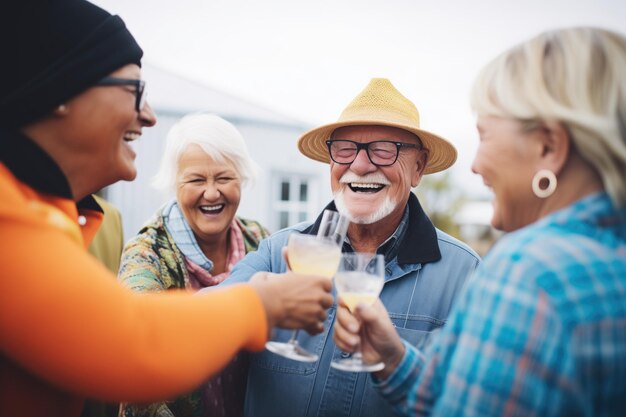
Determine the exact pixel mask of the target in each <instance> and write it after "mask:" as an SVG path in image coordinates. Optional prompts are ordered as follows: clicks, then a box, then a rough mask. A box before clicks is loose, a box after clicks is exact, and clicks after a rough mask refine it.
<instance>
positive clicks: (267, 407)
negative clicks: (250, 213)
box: [224, 194, 480, 417]
mask: <svg viewBox="0 0 626 417" xmlns="http://www.w3.org/2000/svg"><path fill="white" fill-rule="evenodd" d="M327 208H331V209H334V204H333V203H331V204H330V205H329V206H328V207H327ZM405 218H407V220H408V223H407V225H406V228H405V230H404V233H402V234H401V237H400V239H401V240H400V241H399V242H397V244H396V245H397V246H396V248H395V252H396V255H395V256H393V258H392V259H386V262H385V263H386V266H385V286H384V288H383V291H382V293H381V295H380V298H381V300H382V302H383V303H384V305H385V307H386V308H387V310H388V312H389V315H390V317H391V320H392V321H393V323H394V325H395V326H396V329H397V330H398V333H399V334H400V336H401V337H402V338H404V339H405V340H407V341H408V342H410V343H412V344H413V345H415V346H418V347H419V346H423V345H424V343H426V342H427V340H428V335H429V334H430V332H431V331H432V330H434V329H437V328H438V327H440V326H442V325H443V324H444V323H445V320H446V317H447V316H448V314H449V312H450V309H451V307H452V305H453V303H454V301H455V300H456V298H457V296H458V294H459V291H460V290H461V288H462V287H463V285H464V284H465V282H466V279H467V278H468V276H469V275H470V274H471V273H472V272H473V271H474V269H475V268H476V267H477V266H478V263H479V262H480V258H479V257H478V255H477V254H476V253H475V252H474V251H473V250H472V249H470V248H469V247H468V246H467V245H465V244H464V243H462V242H460V241H458V240H456V239H454V238H453V237H451V236H449V235H447V234H445V233H443V232H442V231H440V230H438V229H435V227H434V226H433V225H432V223H431V222H430V220H429V219H428V217H427V216H426V215H425V213H424V212H423V210H422V208H421V207H420V204H419V202H418V200H417V198H416V197H415V196H414V195H413V194H411V197H410V199H409V203H408V216H406V215H405ZM320 219H321V216H320V218H318V219H317V221H316V222H315V223H314V224H312V225H311V224H305V223H301V224H299V225H296V226H294V227H291V228H287V229H283V230H281V231H279V232H276V233H274V234H273V235H272V236H271V237H269V238H266V239H265V240H263V241H261V244H260V246H259V248H258V250H257V251H256V252H252V253H250V254H248V255H247V256H246V257H245V258H244V259H243V260H242V261H240V262H239V263H238V264H237V265H236V266H235V268H234V269H233V270H232V272H231V274H230V277H229V278H228V279H227V280H226V281H224V284H225V285H229V284H233V283H238V282H245V281H247V280H248V279H249V278H250V277H251V276H252V275H253V274H254V273H255V272H257V271H271V272H276V273H280V272H284V271H285V270H286V265H285V260H284V258H283V255H282V248H283V247H284V246H286V245H287V239H288V237H289V235H290V234H291V233H298V232H300V233H311V234H314V233H315V232H316V230H317V228H318V225H319V221H320ZM384 246H385V245H383V247H384ZM394 246H395V245H394ZM345 249H346V247H344V251H345ZM386 258H387V257H386ZM335 313H336V305H333V307H331V308H330V309H329V310H328V318H327V319H326V323H325V324H324V328H325V331H324V332H323V333H321V334H318V335H316V336H310V335H308V334H307V333H306V332H303V331H301V332H300V333H299V338H298V343H299V344H300V345H301V346H302V347H304V348H305V349H307V350H309V351H311V352H314V353H316V354H318V355H319V356H320V360H319V361H317V362H313V363H304V362H296V361H293V360H290V359H286V358H283V357H281V356H278V355H275V354H273V353H271V352H269V351H267V350H265V351H262V352H259V353H255V354H252V355H251V363H250V373H249V377H248V389H247V394H246V402H245V415H246V416H248V417H259V416H262V417H278V416H280V417H299V416H328V417H342V416H368V417H369V416H371V417H380V416H387V415H392V414H393V413H392V411H391V408H390V407H389V406H388V405H387V404H386V402H385V401H384V400H383V399H382V397H381V396H380V395H379V394H378V393H377V391H376V390H375V389H374V387H373V386H372V380H371V378H370V377H369V375H368V374H367V373H350V372H343V371H339V370H336V369H333V368H331V367H330V362H331V360H333V359H336V358H340V357H346V356H347V354H346V353H343V352H341V351H340V350H339V349H338V348H337V347H336V346H335V344H334V342H333V340H332V330H333V324H334V319H335ZM291 333H292V332H291V331H288V330H282V329H275V331H274V334H273V337H272V340H279V341H286V340H288V339H289V336H290V335H291Z"/></svg>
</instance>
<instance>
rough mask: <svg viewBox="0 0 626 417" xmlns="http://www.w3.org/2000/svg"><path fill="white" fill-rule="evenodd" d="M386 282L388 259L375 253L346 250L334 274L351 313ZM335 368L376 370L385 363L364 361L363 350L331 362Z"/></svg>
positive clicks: (372, 298)
mask: <svg viewBox="0 0 626 417" xmlns="http://www.w3.org/2000/svg"><path fill="white" fill-rule="evenodd" d="M384 284H385V258H384V257H383V255H377V254H374V253H344V254H343V255H342V256H341V260H340V262H339V267H338V269H337V273H336V274H335V289H336V290H337V295H338V296H339V297H341V299H342V300H343V302H344V304H345V305H346V306H347V307H348V309H349V310H350V312H352V313H354V310H355V309H356V306H357V305H358V304H359V303H363V304H367V305H371V304H373V303H374V301H376V299H377V298H378V295H379V294H380V292H381V290H382V289H383V285H384ZM330 366H332V367H333V368H336V369H339V370H342V371H348V372H376V371H380V370H381V369H383V368H384V367H385V364H383V363H382V362H378V363H365V362H363V356H362V354H361V352H360V351H357V352H355V353H354V354H353V355H352V356H351V357H349V358H345V359H340V360H337V361H333V362H331V364H330Z"/></svg>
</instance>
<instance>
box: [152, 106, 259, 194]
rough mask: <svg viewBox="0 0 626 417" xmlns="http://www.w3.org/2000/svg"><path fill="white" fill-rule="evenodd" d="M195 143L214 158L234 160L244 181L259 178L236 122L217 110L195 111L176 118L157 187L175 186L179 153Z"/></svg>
mask: <svg viewBox="0 0 626 417" xmlns="http://www.w3.org/2000/svg"><path fill="white" fill-rule="evenodd" d="M192 144H196V145H198V146H200V147H201V148H202V150H203V151H204V152H206V153H207V155H209V156H210V157H211V158H212V159H213V160H215V161H218V162H222V163H223V162H230V163H232V164H233V166H234V168H235V170H236V171H237V174H238V175H239V177H240V178H241V182H242V184H246V183H247V182H248V181H250V182H254V180H255V179H256V175H257V172H258V166H257V164H256V163H255V162H254V161H253V160H252V159H251V158H250V155H249V153H248V148H247V147H246V143H245V141H244V140H243V137H242V136H241V133H239V131H238V130H237V129H236V128H235V126H233V125H232V124H231V123H229V122H227V121H226V120H224V119H222V118H221V117H219V116H217V115H215V114H209V113H193V114H189V115H187V116H185V117H183V118H182V119H180V120H179V121H178V122H176V124H174V126H172V128H171V129H170V130H169V132H168V133H167V137H166V138H165V150H164V152H163V156H162V159H161V165H160V167H159V171H158V172H157V174H156V176H155V177H154V179H153V181H152V185H153V186H154V187H155V188H158V189H161V190H167V191H169V192H173V191H174V190H175V186H176V176H177V173H178V163H179V161H180V157H181V155H182V154H183V152H184V151H185V150H186V149H187V147H188V146H189V145H192Z"/></svg>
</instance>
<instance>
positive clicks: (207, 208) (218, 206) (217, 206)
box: [200, 204, 224, 211]
mask: <svg viewBox="0 0 626 417" xmlns="http://www.w3.org/2000/svg"><path fill="white" fill-rule="evenodd" d="M223 207H224V205H223V204H218V205H216V206H200V210H202V211H218V210H221V209H222V208H223Z"/></svg>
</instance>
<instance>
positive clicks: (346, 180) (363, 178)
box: [339, 171, 391, 185]
mask: <svg viewBox="0 0 626 417" xmlns="http://www.w3.org/2000/svg"><path fill="white" fill-rule="evenodd" d="M339 182H340V183H341V184H350V183H353V182H357V183H366V184H371V183H375V184H382V185H390V184H391V182H390V181H389V180H388V179H387V177H385V175H383V174H382V173H381V172H372V173H370V174H367V175H357V174H355V173H354V172H352V171H346V173H345V174H343V175H342V176H341V179H340V180H339Z"/></svg>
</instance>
